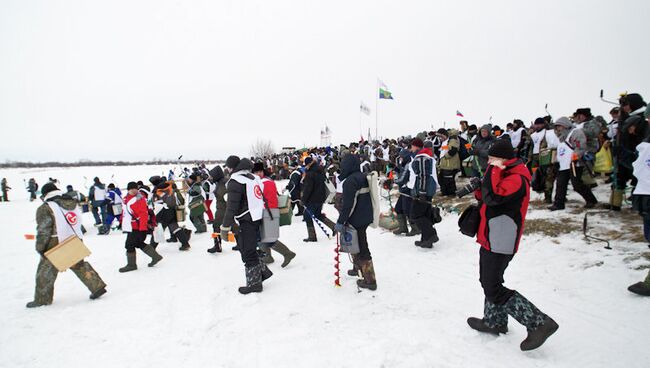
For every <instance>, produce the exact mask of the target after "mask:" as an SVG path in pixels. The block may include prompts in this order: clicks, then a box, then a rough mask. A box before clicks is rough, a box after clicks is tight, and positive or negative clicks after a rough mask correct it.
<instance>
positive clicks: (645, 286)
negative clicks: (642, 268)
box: [627, 271, 650, 296]
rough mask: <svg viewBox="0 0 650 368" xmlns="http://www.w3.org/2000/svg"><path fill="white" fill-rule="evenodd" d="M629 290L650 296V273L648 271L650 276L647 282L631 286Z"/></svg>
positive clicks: (647, 277) (646, 279)
mask: <svg viewBox="0 0 650 368" xmlns="http://www.w3.org/2000/svg"><path fill="white" fill-rule="evenodd" d="M627 290H629V291H631V292H633V293H635V294H639V295H643V296H650V271H648V276H646V278H645V281H643V282H637V283H636V284H634V285H630V287H628V288H627Z"/></svg>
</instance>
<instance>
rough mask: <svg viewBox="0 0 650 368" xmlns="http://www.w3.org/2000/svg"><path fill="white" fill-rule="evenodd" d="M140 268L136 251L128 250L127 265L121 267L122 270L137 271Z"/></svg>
mask: <svg viewBox="0 0 650 368" xmlns="http://www.w3.org/2000/svg"><path fill="white" fill-rule="evenodd" d="M137 269H138V264H137V263H136V260H135V252H126V266H124V267H122V268H120V269H119V271H120V272H122V273H124V272H129V271H135V270H137Z"/></svg>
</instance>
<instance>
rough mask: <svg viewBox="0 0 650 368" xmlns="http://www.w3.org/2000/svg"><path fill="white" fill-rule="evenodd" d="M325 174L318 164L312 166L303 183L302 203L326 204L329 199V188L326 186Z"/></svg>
mask: <svg viewBox="0 0 650 368" xmlns="http://www.w3.org/2000/svg"><path fill="white" fill-rule="evenodd" d="M325 180H327V178H326V177H325V173H324V172H323V168H321V167H320V165H318V163H317V162H314V163H312V164H311V166H310V167H309V169H308V170H307V171H306V172H305V178H304V179H303V181H302V203H303V204H305V205H306V204H309V203H325V200H326V199H327V186H326V185H325Z"/></svg>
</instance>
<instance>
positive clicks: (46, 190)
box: [41, 182, 59, 198]
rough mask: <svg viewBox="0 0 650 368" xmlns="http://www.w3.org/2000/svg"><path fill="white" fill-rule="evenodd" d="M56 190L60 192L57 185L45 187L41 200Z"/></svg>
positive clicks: (51, 184)
mask: <svg viewBox="0 0 650 368" xmlns="http://www.w3.org/2000/svg"><path fill="white" fill-rule="evenodd" d="M55 190H59V188H57V187H56V185H54V183H52V182H49V183H47V184H45V185H43V188H41V198H43V197H45V196H46V195H47V194H48V193H50V192H53V191H55Z"/></svg>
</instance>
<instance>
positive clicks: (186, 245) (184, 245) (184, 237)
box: [176, 228, 192, 251]
mask: <svg viewBox="0 0 650 368" xmlns="http://www.w3.org/2000/svg"><path fill="white" fill-rule="evenodd" d="M191 236H192V232H191V231H190V230H187V229H185V228H181V229H178V231H176V237H177V238H178V240H179V241H180V242H181V247H180V248H178V250H182V251H186V250H190V237H191Z"/></svg>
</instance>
